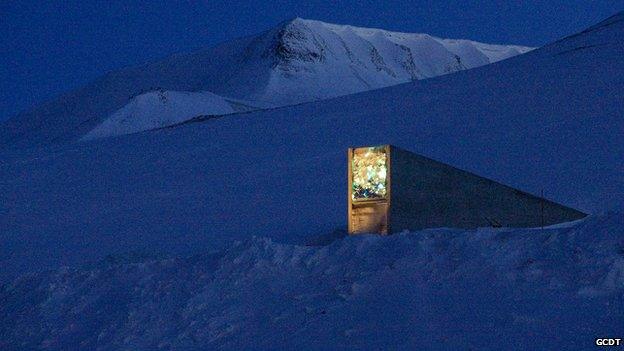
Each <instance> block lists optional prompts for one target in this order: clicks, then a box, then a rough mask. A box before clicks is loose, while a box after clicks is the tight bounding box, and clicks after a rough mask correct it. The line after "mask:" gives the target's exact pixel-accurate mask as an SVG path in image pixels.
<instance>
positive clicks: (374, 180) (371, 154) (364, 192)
mask: <svg viewBox="0 0 624 351" xmlns="http://www.w3.org/2000/svg"><path fill="white" fill-rule="evenodd" d="M387 157H388V156H387V155H386V148H385V147H383V146H379V147H363V148H359V149H355V150H353V164H352V165H351V170H352V172H353V174H352V176H353V181H352V188H351V197H352V199H353V200H355V201H357V200H368V199H379V198H384V197H385V196H386V191H387V187H386V175H387V166H386V159H387Z"/></svg>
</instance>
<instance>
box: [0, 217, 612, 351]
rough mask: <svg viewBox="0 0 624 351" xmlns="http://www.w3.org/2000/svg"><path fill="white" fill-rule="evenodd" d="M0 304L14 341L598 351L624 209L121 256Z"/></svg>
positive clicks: (127, 346) (83, 345)
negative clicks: (549, 222) (506, 223)
mask: <svg viewBox="0 0 624 351" xmlns="http://www.w3.org/2000/svg"><path fill="white" fill-rule="evenodd" d="M0 301H1V302H2V303H1V304H0V335H2V336H3V337H2V338H0V349H2V350H7V351H9V350H25V349H38V350H159V349H164V350H277V349H280V350H347V349H352V350H546V349H552V348H553V345H556V349H561V350H589V349H592V348H593V347H594V340H595V338H596V337H621V336H622V333H623V332H624V313H623V312H624V216H623V215H621V214H605V215H599V216H592V217H589V218H587V219H585V220H583V221H579V222H576V223H575V224H574V225H572V226H568V227H566V228H548V229H544V230H541V229H509V228H501V229H476V230H467V231H462V230H456V229H432V230H424V231H420V232H415V233H403V234H397V235H393V236H389V237H381V236H369V235H363V236H358V237H349V238H344V239H339V240H337V241H335V242H333V243H332V244H330V245H328V246H323V247H308V246H296V245H287V244H279V243H276V242H274V241H272V240H271V239H267V238H260V237H253V238H249V239H246V240H243V241H239V242H236V243H233V244H232V245H230V246H228V247H227V248H225V249H223V250H220V251H214V252H207V253H203V254H198V255H194V256H191V257H186V258H170V259H166V258H150V257H142V256H138V255H135V256H132V255H125V256H111V257H108V258H107V259H106V260H104V261H101V262H97V263H93V264H91V265H88V266H85V267H82V268H68V267H65V268H61V269H57V270H52V271H47V272H41V273H36V274H28V275H24V276H22V277H21V278H19V279H16V280H14V281H13V282H11V283H8V284H6V285H4V286H2V287H1V288H0Z"/></svg>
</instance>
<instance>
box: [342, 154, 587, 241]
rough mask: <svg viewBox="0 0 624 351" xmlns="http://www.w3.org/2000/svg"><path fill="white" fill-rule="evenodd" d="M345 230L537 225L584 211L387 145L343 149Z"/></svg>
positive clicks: (576, 216) (568, 218) (384, 231)
mask: <svg viewBox="0 0 624 351" xmlns="http://www.w3.org/2000/svg"><path fill="white" fill-rule="evenodd" d="M348 170H349V171H348V173H349V174H348V191H347V196H348V228H349V234H360V233H378V234H390V233H396V232H401V231H403V230H419V229H424V228H436V227H455V228H477V227H488V226H492V225H494V224H496V225H497V226H504V227H539V226H543V225H551V224H556V223H561V222H567V221H572V220H576V219H580V218H583V217H585V216H586V214H584V213H582V212H580V211H577V210H575V209H573V208H569V207H566V206H563V205H560V204H557V203H555V202H552V201H549V200H546V199H544V198H541V197H537V196H534V195H531V194H528V193H525V192H522V191H520V190H517V189H514V188H511V187H509V186H506V185H503V184H501V183H498V182H495V181H493V180H490V179H487V178H484V177H480V176H478V175H476V174H473V173H470V172H467V171H463V170H461V169H458V168H455V167H452V166H449V165H447V164H444V163H441V162H438V161H435V160H432V159H430V158H427V157H424V156H421V155H418V154H415V153H412V152H409V151H406V150H403V149H400V148H397V147H395V146H392V145H382V146H372V147H358V148H350V149H349V151H348Z"/></svg>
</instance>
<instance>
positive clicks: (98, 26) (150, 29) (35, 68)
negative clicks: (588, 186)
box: [0, 0, 624, 120]
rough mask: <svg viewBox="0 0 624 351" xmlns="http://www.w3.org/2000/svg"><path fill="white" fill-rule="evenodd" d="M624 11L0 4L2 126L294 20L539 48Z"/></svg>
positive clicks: (489, 4)
mask: <svg viewBox="0 0 624 351" xmlns="http://www.w3.org/2000/svg"><path fill="white" fill-rule="evenodd" d="M622 9H624V1H622V0H615V1H614V0H611V1H600V0H596V1H588V0H544V1H521V2H520V1H447V0H411V1H410V0H407V1H399V0H394V1H367V0H359V1H320V0H307V1H272V2H269V1H259V0H256V1H224V0H211V1H192V2H190V1H176V2H164V1H163V2H160V1H129V0H126V1H98V2H95V1H86V0H83V1H69V0H66V1H28V0H15V1H11V0H9V1H7V0H0V38H1V39H0V78H1V79H0V120H2V119H5V118H8V117H11V116H12V115H14V114H16V113H17V112H19V111H21V110H24V109H29V108H30V107H32V106H34V105H36V104H39V103H41V102H44V101H45V100H48V99H50V98H53V97H54V96H57V95H58V94H60V93H62V92H65V91H68V90H71V89H74V88H77V87H79V86H81V85H83V84H85V83H87V82H89V81H91V80H93V79H95V78H97V77H98V76H100V75H101V74H103V73H105V72H107V71H110V70H113V69H116V68H120V67H124V66H129V65H136V64H140V63H144V62H149V61H153V60H156V59H159V58H161V57H164V56H167V55H170V54H173V53H178V52H187V51H193V50H195V49H198V48H202V47H206V46H211V45H213V44H216V43H218V42H221V41H224V40H228V39H230V38H235V37H239V36H244V35H248V34H253V33H257V32H260V31H262V30H264V29H267V28H270V27H272V26H274V25H275V24H276V23H278V22H281V21H283V20H285V19H288V18H292V17H296V16H299V17H303V18H309V19H318V20H322V21H327V22H334V23H344V24H352V25H358V26H367V27H378V28H384V29H390V30H397V31H405V32H424V33H429V34H433V35H436V36H441V37H447V38H466V39H473V40H478V41H484V42H492V43H511V44H523V45H535V46H538V45H542V44H545V43H548V42H550V41H552V40H555V39H558V38H560V37H562V36H565V35H567V34H571V33H574V32H577V31H579V30H581V29H584V28H585V27H587V26H589V25H591V24H594V23H595V22H598V21H600V20H602V19H604V18H606V17H608V16H610V15H612V14H614V13H615V12H617V11H621V10H622Z"/></svg>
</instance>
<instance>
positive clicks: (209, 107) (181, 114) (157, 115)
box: [82, 90, 256, 140]
mask: <svg viewBox="0 0 624 351" xmlns="http://www.w3.org/2000/svg"><path fill="white" fill-rule="evenodd" d="M253 109H256V108H255V107H253V106H251V105H246V104H243V103H241V102H235V101H232V100H227V99H224V98H222V97H220V96H218V95H215V94H212V93H210V92H195V93H191V92H178V91H163V90H158V91H151V92H147V93H144V94H141V95H139V96H137V97H135V98H133V99H132V100H130V102H129V103H128V104H127V105H126V106H124V107H122V108H121V109H119V110H117V111H116V112H114V113H113V114H112V115H111V116H110V117H108V118H107V119H105V120H104V122H102V123H101V124H100V125H98V126H97V127H95V128H94V129H93V130H91V131H90V132H89V133H87V134H86V135H85V136H84V137H83V138H82V139H83V140H89V139H96V138H101V137H107V136H113V135H122V134H130V133H135V132H140V131H144V130H150V129H156V128H161V127H166V126H170V125H173V124H176V123H180V122H183V121H186V120H189V119H191V118H194V117H197V116H201V115H225V114H229V113H234V112H240V111H244V110H253Z"/></svg>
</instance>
